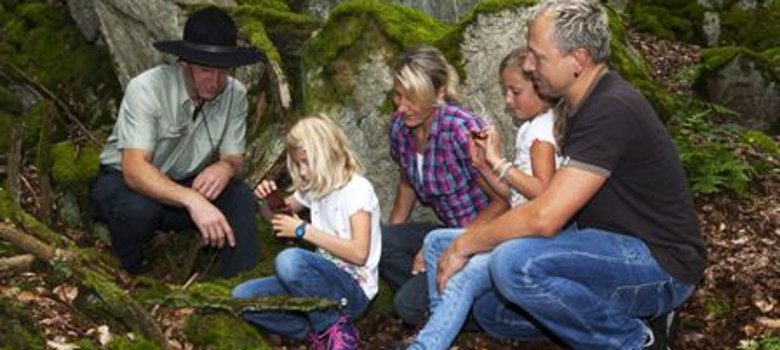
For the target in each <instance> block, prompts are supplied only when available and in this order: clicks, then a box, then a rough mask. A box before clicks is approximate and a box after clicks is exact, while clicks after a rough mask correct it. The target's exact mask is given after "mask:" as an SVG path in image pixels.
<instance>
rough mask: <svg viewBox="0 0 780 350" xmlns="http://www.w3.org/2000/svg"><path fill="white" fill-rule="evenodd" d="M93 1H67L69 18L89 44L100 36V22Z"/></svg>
mask: <svg viewBox="0 0 780 350" xmlns="http://www.w3.org/2000/svg"><path fill="white" fill-rule="evenodd" d="M94 3H95V1H93V0H68V10H70V16H71V17H73V20H74V21H75V22H76V25H77V26H78V28H79V31H81V34H83V35H84V38H86V39H87V41H89V42H95V41H96V40H97V39H98V38H99V34H100V21H99V20H98V16H97V12H95V4H94Z"/></svg>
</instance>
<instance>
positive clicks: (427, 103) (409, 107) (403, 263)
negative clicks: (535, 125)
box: [380, 46, 508, 325]
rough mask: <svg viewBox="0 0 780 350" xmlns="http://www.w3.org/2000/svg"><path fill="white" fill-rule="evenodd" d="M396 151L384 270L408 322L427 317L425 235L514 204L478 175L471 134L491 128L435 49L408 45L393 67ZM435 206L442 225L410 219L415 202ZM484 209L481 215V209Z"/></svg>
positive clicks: (384, 238) (385, 229)
mask: <svg viewBox="0 0 780 350" xmlns="http://www.w3.org/2000/svg"><path fill="white" fill-rule="evenodd" d="M394 80H395V81H394V94H393V102H394V104H395V106H396V111H395V113H394V114H393V116H392V120H391V121H390V132H389V137H390V154H391V156H392V157H393V160H395V162H396V163H398V165H399V167H400V176H399V180H398V185H397V187H396V195H395V202H394V204H393V210H392V212H391V214H390V219H389V222H388V226H386V227H383V235H382V246H383V251H382V258H381V261H380V274H381V275H382V277H383V278H384V280H385V281H387V282H388V283H389V284H390V286H391V288H393V289H394V290H395V291H396V296H395V301H394V305H395V309H396V312H397V313H398V315H399V316H401V318H402V319H403V320H404V321H405V322H406V323H408V324H412V325H419V324H421V323H422V322H424V321H425V318H426V312H427V309H428V299H427V296H428V291H427V285H426V278H425V274H421V273H420V272H423V271H424V269H425V265H424V263H423V258H422V254H421V252H420V250H421V248H422V243H423V239H424V238H425V235H426V234H427V233H428V232H430V231H431V230H433V229H436V228H440V227H442V226H444V227H466V226H467V225H472V224H474V223H475V222H478V221H479V222H481V221H485V220H489V219H491V218H493V217H494V216H496V215H497V214H498V213H500V212H501V211H503V210H505V209H506V208H508V205H507V203H506V202H505V201H504V199H503V198H500V197H499V196H498V195H497V194H496V193H495V192H493V190H492V189H491V188H490V187H489V186H488V184H487V183H486V182H485V181H484V180H483V179H482V178H481V177H480V175H479V172H478V171H477V169H476V168H475V167H474V165H473V164H472V160H471V157H470V156H469V147H470V146H471V144H472V142H473V141H472V140H471V137H472V135H474V134H478V133H479V132H480V131H482V129H484V128H485V126H486V123H485V121H484V120H482V119H481V118H480V117H478V116H475V115H472V114H471V113H470V112H469V111H466V110H465V109H463V107H461V106H460V104H459V103H458V101H457V95H456V93H455V91H454V89H453V87H454V86H455V85H456V84H457V75H456V73H455V71H454V69H453V68H452V67H451V66H450V65H449V64H448V63H447V61H446V60H445V59H444V56H443V55H442V54H441V52H439V51H438V50H437V49H435V48H433V47H429V46H421V47H417V48H414V49H412V50H410V51H407V52H406V53H404V54H403V55H401V57H400V58H399V60H398V63H397V64H396V66H395V70H394ZM418 199H419V201H420V202H421V203H422V204H423V205H427V206H430V207H432V209H433V210H434V212H435V213H436V215H437V216H438V217H439V219H440V220H441V222H442V224H443V225H442V224H434V223H419V222H407V220H408V219H409V216H410V213H411V212H412V209H413V208H414V205H415V203H416V201H417V200H418ZM478 214H479V215H478Z"/></svg>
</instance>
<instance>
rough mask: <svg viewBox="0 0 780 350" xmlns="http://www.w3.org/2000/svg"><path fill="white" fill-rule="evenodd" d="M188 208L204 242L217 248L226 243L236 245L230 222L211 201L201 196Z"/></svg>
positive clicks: (231, 245)
mask: <svg viewBox="0 0 780 350" xmlns="http://www.w3.org/2000/svg"><path fill="white" fill-rule="evenodd" d="M187 209H188V210H189V212H190V216H191V217H192V221H194V222H195V225H196V226H197V227H198V230H199V231H200V234H201V237H203V243H204V244H206V245H210V246H214V247H217V248H222V247H223V246H224V245H225V243H227V244H228V245H229V246H230V247H235V246H236V239H235V236H233V229H232V228H231V227H230V223H228V221H227V219H226V218H225V215H223V214H222V212H221V211H219V209H217V207H215V206H214V205H213V204H211V202H209V201H208V200H206V199H205V198H201V200H198V201H195V202H194V203H192V204H191V205H190V206H188V207H187Z"/></svg>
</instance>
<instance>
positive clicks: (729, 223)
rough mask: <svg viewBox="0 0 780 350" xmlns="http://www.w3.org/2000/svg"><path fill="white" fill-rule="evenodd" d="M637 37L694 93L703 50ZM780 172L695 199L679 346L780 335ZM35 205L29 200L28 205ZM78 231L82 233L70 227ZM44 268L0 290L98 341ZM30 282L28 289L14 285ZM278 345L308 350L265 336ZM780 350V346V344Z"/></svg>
mask: <svg viewBox="0 0 780 350" xmlns="http://www.w3.org/2000/svg"><path fill="white" fill-rule="evenodd" d="M630 37H631V41H632V44H633V45H634V47H636V48H637V49H638V50H639V51H641V53H642V54H643V56H644V57H647V58H648V60H649V61H650V64H651V66H652V74H653V75H654V77H655V78H656V80H657V81H658V82H659V83H661V84H662V85H664V87H665V88H667V89H668V90H669V91H671V92H672V93H675V94H683V95H685V94H691V89H690V86H686V85H685V84H681V83H680V80H679V79H675V78H674V77H675V75H676V74H677V73H679V72H680V71H681V70H683V69H685V68H686V67H690V66H691V65H692V64H695V63H697V62H698V59H699V48H698V47H695V46H689V45H684V44H680V43H676V42H670V41H666V40H659V39H656V38H653V37H650V36H647V35H640V34H636V33H634V34H631V35H630ZM779 180H780V174H778V173H777V171H775V173H773V174H769V175H767V176H765V177H763V178H759V179H756V180H755V181H754V182H753V184H752V186H751V188H750V190H749V191H748V192H746V193H741V194H719V195H712V196H701V197H697V198H695V204H696V208H697V211H698V213H699V218H700V222H701V227H702V231H703V233H704V236H705V238H706V242H707V250H708V254H709V265H708V267H707V269H706V276H705V279H704V280H703V281H702V282H701V283H700V284H699V285H698V288H697V290H696V293H695V295H694V296H693V297H692V298H691V299H690V300H689V301H687V302H686V303H685V304H684V305H683V307H682V309H681V313H680V317H681V325H680V329H679V333H678V334H677V340H676V343H675V347H674V348H675V349H692V350H698V349H701V350H704V349H738V348H745V349H747V348H749V347H750V344H751V342H752V341H755V340H757V339H761V338H766V337H769V336H773V337H775V338H780V262H778V258H780V195H779V194H778V185H780V181H779ZM28 204H29V203H28ZM71 235H72V236H79V235H80V234H79V233H71ZM46 281H47V278H45V276H43V275H41V274H40V273H24V274H16V275H0V295H6V296H12V297H15V298H16V299H17V300H19V301H20V302H22V303H23V304H25V305H27V306H28V307H29V309H30V310H31V311H30V316H31V317H32V318H33V319H34V320H35V321H36V322H37V323H38V325H39V326H40V327H41V328H43V329H44V330H45V334H46V337H47V339H48V340H49V346H50V347H52V348H57V349H68V344H69V343H70V342H72V341H73V340H74V339H80V338H85V337H87V338H89V337H91V338H93V339H96V340H97V339H99V338H101V337H105V336H106V330H105V329H103V328H101V327H99V325H94V324H82V323H80V322H76V321H74V320H75V319H77V317H74V316H73V315H72V308H71V307H69V306H68V301H72V300H73V298H75V295H74V293H77V291H74V287H73V286H69V285H57V286H51V285H47V282H46ZM19 285H24V286H26V287H25V288H24V290H20V289H19V288H18V287H12V286H19ZM188 314H189V313H188V312H187V311H176V310H163V311H161V312H158V313H157V314H156V317H158V319H159V321H160V324H161V325H163V328H164V330H165V332H166V334H168V335H171V336H172V338H173V339H172V340H173V343H172V345H173V348H180V349H191V348H192V345H191V344H188V343H187V342H186V340H185V339H183V338H179V337H180V335H181V328H182V327H183V320H184V319H185V318H186V316H188ZM359 328H360V334H361V345H362V348H364V349H387V348H391V346H392V345H391V344H395V343H396V342H398V341H399V340H402V339H408V338H409V337H411V336H413V334H414V330H413V329H410V328H408V327H405V326H403V325H402V324H401V322H400V320H399V319H398V318H397V317H394V316H392V315H386V314H377V313H375V314H371V315H368V316H367V317H366V318H364V319H363V320H362V321H361V322H360V323H359ZM264 337H266V338H267V341H268V342H269V343H270V344H272V345H273V346H274V348H278V349H305V348H306V346H305V345H304V344H295V343H289V342H285V341H282V340H280V339H279V338H278V337H273V336H264ZM454 347H455V348H456V349H550V348H553V349H555V348H561V349H562V348H563V347H561V346H559V345H556V344H554V343H552V342H546V343H536V344H525V343H520V342H499V341H496V340H492V339H490V338H489V337H487V336H486V335H484V334H480V333H464V334H462V335H461V336H460V337H459V338H458V340H457V341H456V343H455V344H454ZM778 348H780V345H778Z"/></svg>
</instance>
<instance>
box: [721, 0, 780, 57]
mask: <svg viewBox="0 0 780 350" xmlns="http://www.w3.org/2000/svg"><path fill="white" fill-rule="evenodd" d="M720 45H723V46H725V45H740V46H745V47H748V48H750V49H752V50H754V51H763V50H767V49H770V48H777V47H780V2H777V1H770V2H769V5H767V6H766V7H765V8H764V7H762V6H757V8H756V9H755V10H751V11H745V10H743V9H741V8H739V6H731V8H730V9H729V10H728V11H725V12H723V13H722V14H721V36H720Z"/></svg>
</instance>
